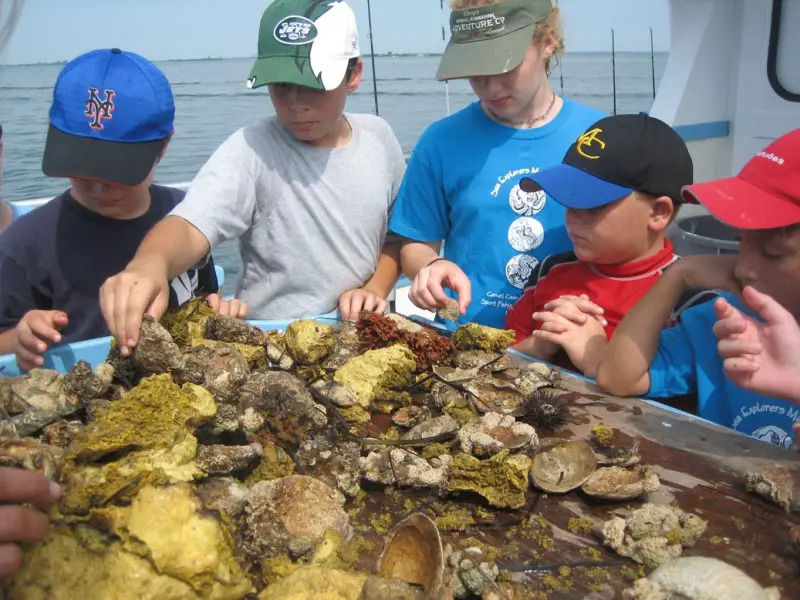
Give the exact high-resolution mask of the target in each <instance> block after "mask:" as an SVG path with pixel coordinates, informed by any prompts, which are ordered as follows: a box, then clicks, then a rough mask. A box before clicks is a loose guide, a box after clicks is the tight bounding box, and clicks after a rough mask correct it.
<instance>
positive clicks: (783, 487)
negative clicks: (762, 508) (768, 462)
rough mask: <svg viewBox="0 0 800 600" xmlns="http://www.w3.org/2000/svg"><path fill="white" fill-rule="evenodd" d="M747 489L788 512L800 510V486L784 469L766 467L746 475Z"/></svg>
mask: <svg viewBox="0 0 800 600" xmlns="http://www.w3.org/2000/svg"><path fill="white" fill-rule="evenodd" d="M745 489H746V490H747V491H748V492H750V493H753V494H757V495H759V496H761V497H762V498H764V499H766V500H769V501H770V502H773V503H775V504H777V505H778V506H780V507H781V508H782V509H783V510H785V511H786V512H790V511H791V510H793V509H794V510H800V484H798V483H797V482H796V481H795V479H794V476H793V475H792V473H791V471H789V469H786V468H784V467H766V468H764V469H761V470H760V471H758V472H751V473H747V474H745Z"/></svg>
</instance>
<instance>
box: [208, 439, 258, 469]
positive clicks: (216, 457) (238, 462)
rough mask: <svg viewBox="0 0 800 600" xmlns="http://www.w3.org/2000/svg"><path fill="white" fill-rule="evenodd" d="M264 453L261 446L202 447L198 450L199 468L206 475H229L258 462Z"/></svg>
mask: <svg viewBox="0 0 800 600" xmlns="http://www.w3.org/2000/svg"><path fill="white" fill-rule="evenodd" d="M262 452H263V451H262V449H261V445H260V444H250V445H249V446H221V445H213V446H200V447H198V449H197V466H198V467H199V468H200V470H201V471H203V472H204V473H205V474H206V475H229V474H231V473H236V472H237V471H243V470H244V469H247V468H248V467H250V466H251V465H253V464H254V463H256V462H258V459H259V458H261V454H262Z"/></svg>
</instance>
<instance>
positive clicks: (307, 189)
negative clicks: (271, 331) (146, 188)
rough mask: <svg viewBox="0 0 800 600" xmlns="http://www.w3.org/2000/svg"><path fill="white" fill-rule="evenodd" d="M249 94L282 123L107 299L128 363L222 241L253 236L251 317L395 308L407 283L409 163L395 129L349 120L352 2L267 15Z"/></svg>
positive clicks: (227, 155) (210, 167)
mask: <svg viewBox="0 0 800 600" xmlns="http://www.w3.org/2000/svg"><path fill="white" fill-rule="evenodd" d="M258 50H259V54H258V59H257V60H256V62H255V64H254V65H253V68H252V71H251V73H250V77H249V79H248V86H249V87H251V88H258V87H261V86H268V89H269V96H270V100H271V101H272V104H273V106H274V108H275V113H276V115H275V116H274V117H271V118H267V119H264V120H261V121H260V122H257V123H255V124H253V125H250V126H248V127H245V128H243V129H241V130H239V131H237V132H236V133H234V134H233V135H232V136H231V137H230V138H229V139H228V140H227V141H225V142H224V143H223V144H222V146H220V147H219V148H218V149H217V151H216V152H215V153H214V154H213V155H212V156H211V158H210V159H209V160H208V162H207V163H206V164H205V165H204V166H203V168H202V169H201V170H200V172H199V173H198V175H197V176H196V178H195V180H194V181H193V183H192V186H191V188H190V189H189V192H188V193H187V195H186V198H185V199H184V201H183V202H182V203H181V205H180V207H179V208H178V209H176V210H174V211H173V212H172V213H171V215H170V216H168V217H167V218H166V219H164V220H163V221H162V222H161V223H159V224H158V225H157V226H156V227H154V228H153V230H152V231H151V232H150V233H149V234H148V236H147V237H146V238H145V240H144V241H143V242H142V245H141V246H140V247H139V250H138V252H137V254H136V256H135V257H134V259H133V260H132V261H131V262H130V264H129V265H128V267H127V268H126V269H125V271H123V272H122V273H120V274H118V275H116V276H114V277H112V278H110V279H109V280H107V282H106V284H105V285H104V286H103V289H102V290H101V304H102V306H103V314H104V316H105V318H106V321H107V322H108V326H109V329H110V331H111V332H112V334H113V335H114V336H115V337H116V339H117V341H118V342H119V344H120V347H121V348H122V349H123V352H128V351H129V350H131V349H132V348H133V347H134V346H135V345H136V342H137V341H138V331H139V326H140V323H141V319H142V315H143V314H144V313H152V314H156V315H158V314H160V313H161V312H163V310H164V308H165V306H166V304H165V301H164V299H165V295H164V294H165V290H164V289H163V285H162V282H161V280H162V279H164V280H165V281H166V280H167V278H166V275H168V274H170V273H173V272H181V271H183V270H185V268H186V267H184V266H183V265H189V266H191V265H193V264H195V263H197V262H198V261H199V260H200V259H202V257H204V256H205V255H207V254H208V252H209V251H210V250H211V249H212V248H214V247H215V246H216V245H217V244H219V243H220V242H222V241H224V240H227V239H231V238H237V237H238V238H239V239H240V251H241V255H242V262H243V276H242V279H241V281H240V282H239V285H238V289H237V291H236V295H237V297H238V298H240V299H241V300H243V301H245V302H246V303H247V304H248V306H249V313H248V316H250V317H252V318H257V319H277V318H281V319H287V318H297V317H301V316H304V315H310V314H317V313H322V312H327V311H329V310H332V309H334V308H335V307H336V306H337V304H338V306H339V308H340V310H341V311H342V314H343V317H344V318H345V319H353V318H356V317H357V315H358V313H359V311H360V310H376V311H382V310H383V309H384V308H385V306H386V302H385V297H386V296H387V295H388V293H389V291H390V290H391V288H392V286H393V285H394V282H395V281H396V279H397V275H398V273H399V268H398V254H399V247H398V246H397V245H396V244H392V243H385V239H386V227H387V223H388V218H389V212H390V209H391V207H392V204H393V202H394V198H395V195H396V193H397V190H398V188H399V185H400V182H401V180H402V176H403V172H404V168H405V161H404V158H403V153H402V150H401V148H400V144H399V143H398V141H397V138H396V137H395V135H394V133H393V132H392V130H391V128H390V127H389V125H388V124H387V123H386V122H385V121H383V120H382V119H380V118H378V117H375V116H372V115H355V114H349V113H345V112H344V106H345V102H346V99H347V96H348V94H350V93H352V92H354V91H355V90H356V89H357V88H358V86H359V84H360V82H361V73H362V67H363V65H362V62H361V59H360V58H359V55H360V53H359V43H358V31H357V28H356V19H355V15H354V14H353V11H352V9H351V8H350V7H349V6H348V5H347V4H346V3H345V2H344V1H342V0H275V1H274V2H272V3H271V4H270V5H269V6H268V7H267V9H266V11H265V12H264V15H263V18H262V20H261V28H260V31H259V43H258Z"/></svg>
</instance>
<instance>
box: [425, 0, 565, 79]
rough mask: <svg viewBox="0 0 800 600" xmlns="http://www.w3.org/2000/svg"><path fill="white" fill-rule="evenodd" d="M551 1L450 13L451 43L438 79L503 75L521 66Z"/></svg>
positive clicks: (513, 1)
mask: <svg viewBox="0 0 800 600" xmlns="http://www.w3.org/2000/svg"><path fill="white" fill-rule="evenodd" d="M552 9H553V5H552V1H551V0H505V1H504V2H498V3H495V4H485V5H483V6H479V7H476V8H464V9H461V10H454V11H453V12H452V13H450V42H449V43H448V44H447V48H446V49H445V51H444V56H442V61H441V62H440V63H439V71H438V72H437V73H436V79H438V80H439V81H445V80H447V79H458V78H461V77H480V76H482V75H500V74H502V73H507V72H508V71H511V70H512V69H514V68H516V67H517V66H519V64H520V63H521V62H522V59H523V58H524V57H525V53H526V52H527V51H528V46H530V44H531V41H532V40H533V34H534V31H535V29H536V23H538V22H539V21H541V20H542V19H545V18H546V17H547V16H548V15H549V14H550V11H551V10H552Z"/></svg>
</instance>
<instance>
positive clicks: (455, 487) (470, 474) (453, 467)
mask: <svg viewBox="0 0 800 600" xmlns="http://www.w3.org/2000/svg"><path fill="white" fill-rule="evenodd" d="M530 466H531V459H530V458H528V457H527V456H525V455H524V454H516V455H514V456H509V451H508V450H504V451H502V452H500V453H499V454H496V455H495V456H493V457H492V458H490V459H488V460H478V459H477V458H475V457H474V456H470V455H469V454H459V455H457V456H455V457H454V458H453V460H452V461H451V462H450V464H449V466H448V473H447V481H446V484H445V487H446V489H447V491H449V492H460V491H471V492H476V493H477V494H480V495H481V496H483V497H484V498H486V500H488V501H489V503H490V504H491V505H493V506H497V507H499V508H520V507H521V506H524V505H525V492H527V491H528V470H529V469H530Z"/></svg>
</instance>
